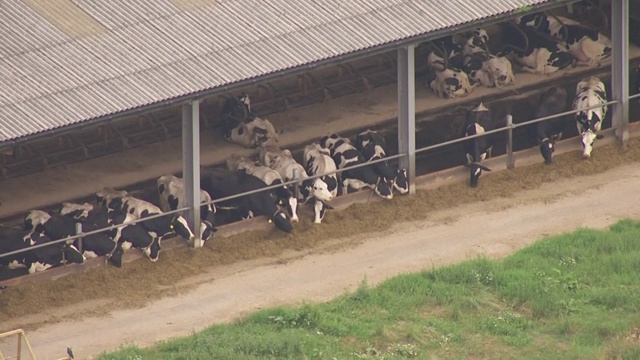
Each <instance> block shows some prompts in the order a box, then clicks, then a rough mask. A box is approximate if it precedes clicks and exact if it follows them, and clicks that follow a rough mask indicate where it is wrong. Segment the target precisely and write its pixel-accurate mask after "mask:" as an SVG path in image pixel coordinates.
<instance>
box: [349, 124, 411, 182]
mask: <svg viewBox="0 0 640 360" xmlns="http://www.w3.org/2000/svg"><path fill="white" fill-rule="evenodd" d="M356 149H358V151H360V153H362V156H363V157H364V159H365V160H366V161H367V162H369V161H373V160H378V159H382V158H385V157H387V143H386V141H385V139H384V136H383V135H382V134H380V133H379V132H377V131H373V130H365V131H363V132H361V133H360V134H358V135H356ZM373 170H374V171H375V172H376V174H378V176H380V178H381V179H382V180H383V181H385V182H387V183H388V184H389V187H390V188H391V189H394V188H395V189H396V190H398V191H399V192H400V194H406V193H408V192H409V180H408V179H407V170H406V169H399V168H398V166H396V165H392V164H389V163H388V162H387V161H383V162H379V163H376V164H373Z"/></svg>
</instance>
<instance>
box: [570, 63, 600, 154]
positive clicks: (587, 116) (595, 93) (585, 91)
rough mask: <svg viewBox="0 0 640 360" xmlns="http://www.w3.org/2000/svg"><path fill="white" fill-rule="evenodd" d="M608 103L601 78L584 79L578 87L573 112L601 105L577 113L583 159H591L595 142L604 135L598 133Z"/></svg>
mask: <svg viewBox="0 0 640 360" xmlns="http://www.w3.org/2000/svg"><path fill="white" fill-rule="evenodd" d="M606 102H607V92H606V89H605V86H604V83H603V82H602V81H601V80H600V79H599V78H597V77H595V76H592V77H589V78H586V79H583V80H582V81H580V82H579V83H578V85H577V86H576V96H575V97H574V99H573V110H580V109H587V108H589V107H593V106H598V105H601V106H599V107H596V108H594V109H589V110H583V111H580V112H578V113H576V127H577V129H578V134H580V140H581V141H582V157H583V158H589V157H591V151H592V150H593V143H594V141H595V140H596V139H601V138H602V135H599V134H598V132H599V131H600V129H601V128H602V122H603V121H604V118H605V116H606V115H607V106H606V105H604V104H605V103H606Z"/></svg>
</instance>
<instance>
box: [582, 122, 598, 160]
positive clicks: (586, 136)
mask: <svg viewBox="0 0 640 360" xmlns="http://www.w3.org/2000/svg"><path fill="white" fill-rule="evenodd" d="M598 137H599V136H598V135H596V133H594V132H593V130H591V129H587V130H585V131H582V132H581V133H580V140H581V141H582V157H583V158H585V159H588V158H590V157H591V151H593V143H594V142H595V140H596V139H597V138H598Z"/></svg>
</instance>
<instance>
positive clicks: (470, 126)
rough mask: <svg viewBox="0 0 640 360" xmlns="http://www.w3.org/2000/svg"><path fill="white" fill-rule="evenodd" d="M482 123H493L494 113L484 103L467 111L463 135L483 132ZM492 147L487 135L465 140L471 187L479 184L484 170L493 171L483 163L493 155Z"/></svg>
mask: <svg viewBox="0 0 640 360" xmlns="http://www.w3.org/2000/svg"><path fill="white" fill-rule="evenodd" d="M482 123H485V124H492V123H493V115H492V113H491V111H490V110H489V109H488V108H487V107H486V106H484V104H483V103H480V104H478V106H476V107H474V108H473V109H472V110H471V111H470V112H469V113H467V118H466V120H465V123H464V126H463V129H462V137H468V136H472V135H477V134H483V133H484V132H485V129H484V127H483V126H482V125H481V124H482ZM492 147H493V144H491V143H490V141H489V140H488V139H487V137H486V136H481V137H477V138H474V139H470V140H468V141H465V142H464V149H465V153H466V155H467V164H465V166H467V167H468V168H469V185H470V186H471V187H476V186H478V180H479V179H480V175H482V170H485V171H491V169H490V168H488V167H486V166H484V165H482V161H483V160H485V159H486V158H487V157H490V156H491V149H492Z"/></svg>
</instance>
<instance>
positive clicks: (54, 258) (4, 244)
mask: <svg viewBox="0 0 640 360" xmlns="http://www.w3.org/2000/svg"><path fill="white" fill-rule="evenodd" d="M50 242H51V238H49V237H48V236H46V235H44V234H41V233H38V232H34V231H27V230H20V229H11V228H6V227H0V254H4V253H8V252H12V251H17V250H23V249H29V248H30V247H32V246H35V245H42V244H46V243H50ZM65 260H66V261H69V262H72V263H77V264H82V263H83V262H84V260H85V257H84V256H83V255H82V254H80V252H79V251H78V249H76V247H75V246H73V244H68V243H66V242H62V243H57V244H51V245H49V246H44V247H41V248H36V249H30V250H28V251H25V252H21V253H18V254H14V255H9V256H4V257H0V266H4V267H8V268H9V269H17V268H26V269H27V270H28V272H29V273H30V274H33V273H35V272H38V271H44V270H47V269H49V268H51V267H54V266H56V265H60V264H63V263H64V261H65Z"/></svg>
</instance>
